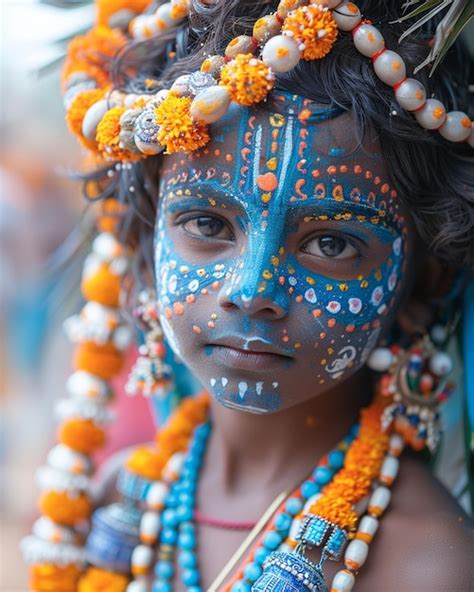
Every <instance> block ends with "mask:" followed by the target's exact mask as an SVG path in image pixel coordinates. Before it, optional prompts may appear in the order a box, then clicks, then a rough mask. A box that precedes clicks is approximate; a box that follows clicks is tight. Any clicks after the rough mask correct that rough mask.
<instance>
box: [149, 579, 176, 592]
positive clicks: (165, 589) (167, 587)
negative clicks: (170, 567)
mask: <svg viewBox="0 0 474 592" xmlns="http://www.w3.org/2000/svg"><path fill="white" fill-rule="evenodd" d="M172 590H173V589H172V587H171V584H170V583H169V582H163V581H157V582H154V583H153V588H152V592H172Z"/></svg>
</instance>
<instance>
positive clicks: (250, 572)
mask: <svg viewBox="0 0 474 592" xmlns="http://www.w3.org/2000/svg"><path fill="white" fill-rule="evenodd" d="M262 571H263V570H262V568H261V566H260V565H257V564H256V563H249V564H248V565H246V566H245V567H244V576H245V578H246V579H247V580H248V581H249V582H255V580H257V579H258V578H259V577H260V576H261V575H262Z"/></svg>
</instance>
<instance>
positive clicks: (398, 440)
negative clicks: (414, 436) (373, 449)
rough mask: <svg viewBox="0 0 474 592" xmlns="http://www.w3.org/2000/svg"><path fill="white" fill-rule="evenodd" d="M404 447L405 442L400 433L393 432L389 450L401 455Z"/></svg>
mask: <svg viewBox="0 0 474 592" xmlns="http://www.w3.org/2000/svg"><path fill="white" fill-rule="evenodd" d="M404 447H405V442H404V440H403V438H402V437H401V436H400V435H399V434H392V435H391V436H390V440H389V443H388V450H389V452H390V454H392V455H393V456H400V454H401V453H402V450H403V448H404Z"/></svg>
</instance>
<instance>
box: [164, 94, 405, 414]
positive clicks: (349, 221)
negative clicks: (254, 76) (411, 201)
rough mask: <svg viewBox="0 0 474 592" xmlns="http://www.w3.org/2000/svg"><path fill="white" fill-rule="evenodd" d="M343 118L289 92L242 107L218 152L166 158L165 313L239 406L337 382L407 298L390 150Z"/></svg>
mask: <svg viewBox="0 0 474 592" xmlns="http://www.w3.org/2000/svg"><path fill="white" fill-rule="evenodd" d="M272 109H273V110H272ZM302 112H304V113H305V115H304V117H301V116H300V114H301V113H302ZM335 115H336V114H335V113H334V112H331V111H330V110H328V109H327V108H321V107H318V106H316V105H314V104H313V103H311V102H310V101H307V100H305V99H302V98H301V97H297V96H293V95H286V94H283V93H282V94H281V95H278V96H275V97H274V103H273V104H271V103H270V104H268V105H266V108H265V110H261V111H255V110H248V109H244V108H241V107H237V106H235V107H233V108H231V110H230V111H229V113H228V114H227V115H226V117H224V118H223V119H222V120H221V121H219V122H218V123H217V124H215V126H214V129H213V134H212V138H213V139H212V141H211V143H210V144H209V145H208V147H207V148H208V149H207V152H206V153H204V152H203V153H201V154H195V155H193V156H190V157H187V156H182V155H173V156H169V157H164V160H163V163H164V164H163V168H162V174H161V189H160V207H159V214H158V219H157V226H156V278H157V293H158V297H159V306H160V311H161V314H160V317H161V320H162V323H163V328H164V330H165V334H166V336H167V338H168V340H169V342H170V344H171V345H172V347H173V348H174V349H175V351H176V352H177V353H178V354H179V356H180V357H181V358H182V359H183V361H184V362H185V364H186V365H187V366H188V367H189V368H190V370H191V371H192V372H193V374H194V375H195V376H196V377H197V378H198V379H199V381H200V382H201V383H202V384H203V385H204V386H205V387H206V388H208V389H209V391H210V392H211V393H212V394H213V395H214V396H215V397H216V399H218V400H219V401H220V402H221V403H222V404H223V405H226V406H227V407H229V408H236V409H243V410H246V411H249V412H253V413H270V412H273V411H276V410H279V409H283V408H285V407H289V406H292V405H295V404H298V403H299V402H302V401H304V400H307V399H309V398H311V397H314V396H317V395H318V394H321V393H323V392H325V391H327V390H330V389H331V388H332V387H333V386H335V385H336V384H338V383H339V382H340V381H343V380H344V379H346V378H347V377H349V376H351V375H352V374H353V373H354V372H356V371H357V370H358V369H359V368H360V367H361V366H362V365H363V364H364V362H365V360H366V359H367V357H368V355H369V353H370V351H371V349H372V348H373V347H374V346H375V344H376V343H377V340H378V339H379V338H380V336H381V335H382V334H383V333H384V331H385V330H386V329H387V327H388V326H389V325H390V322H391V319H392V317H393V314H394V312H395V310H396V307H397V303H398V301H399V299H400V294H401V292H402V289H403V283H404V282H403V277H404V270H405V266H406V260H407V256H408V254H409V245H410V241H409V233H408V229H409V225H408V222H407V218H406V213H405V212H404V210H403V208H402V206H401V204H400V203H399V201H398V198H397V194H396V190H395V188H393V187H392V186H391V185H390V183H389V181H388V180H387V175H386V171H385V168H384V165H383V162H382V161H381V159H380V156H379V155H378V154H377V153H376V151H375V153H374V154H375V155H374V156H373V157H369V156H367V152H365V151H363V150H361V149H357V148H354V147H353V146H351V145H350V141H349V140H347V137H346V136H347V135H348V132H347V129H349V126H348V125H347V121H346V123H344V119H343V118H339V117H335ZM331 122H333V123H331ZM338 122H340V123H338ZM229 154H232V155H233V158H231V159H229V158H228V155H229ZM295 384H298V389H297V391H296V390H295V388H294V385H295Z"/></svg>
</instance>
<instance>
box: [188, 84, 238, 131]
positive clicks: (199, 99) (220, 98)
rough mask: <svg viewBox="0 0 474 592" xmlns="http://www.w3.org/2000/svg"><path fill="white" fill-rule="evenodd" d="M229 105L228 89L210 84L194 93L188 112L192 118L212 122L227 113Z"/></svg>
mask: <svg viewBox="0 0 474 592" xmlns="http://www.w3.org/2000/svg"><path fill="white" fill-rule="evenodd" d="M229 105H230V96H229V91H228V90H227V89H226V88H225V87H224V86H210V87H209V88H206V89H204V90H202V91H201V92H200V93H199V94H198V95H196V97H195V98H194V100H193V102H192V103H191V107H190V113H191V116H192V117H193V118H194V119H197V120H199V121H204V122H205V123H214V122H215V121H217V120H218V119H220V118H221V117H223V116H224V115H225V114H226V113H227V110H228V109H229Z"/></svg>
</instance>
